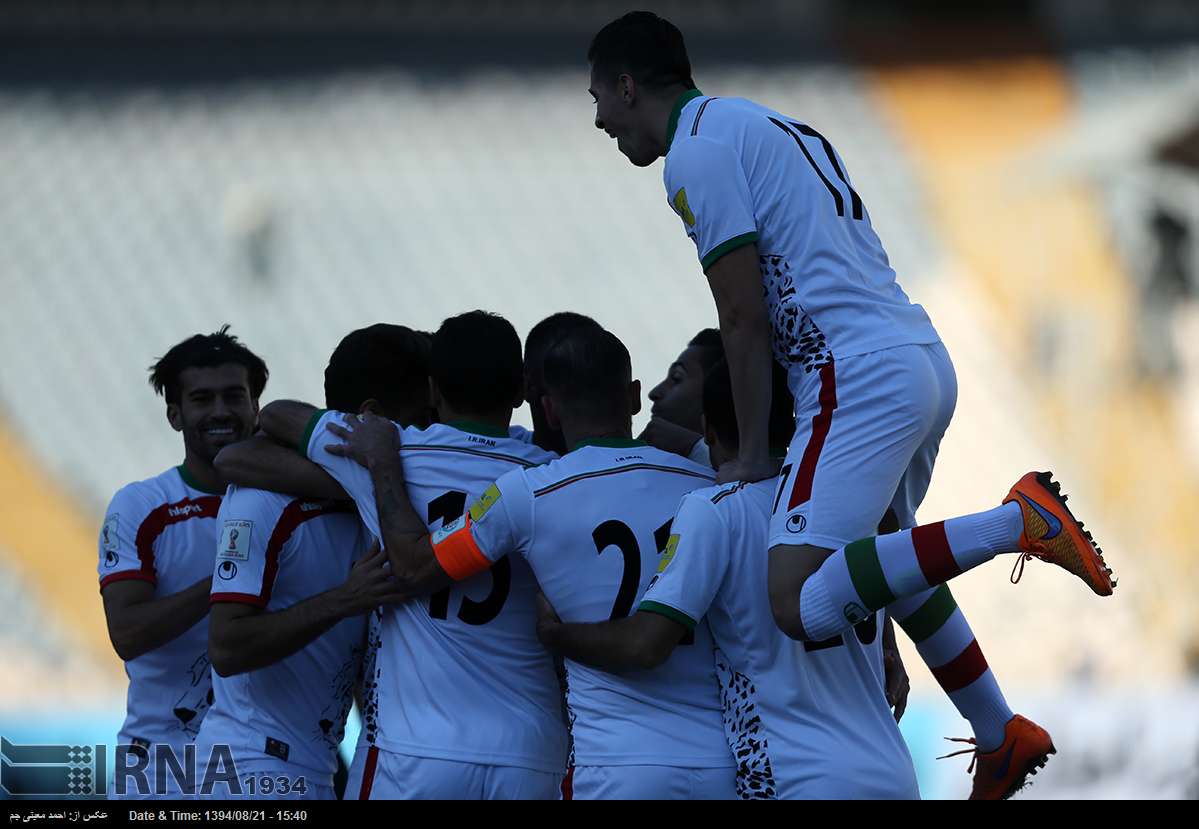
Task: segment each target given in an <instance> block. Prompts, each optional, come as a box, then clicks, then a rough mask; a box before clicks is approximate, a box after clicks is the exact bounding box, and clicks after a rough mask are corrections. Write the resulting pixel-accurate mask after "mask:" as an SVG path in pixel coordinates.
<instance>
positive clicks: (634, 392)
mask: <svg viewBox="0 0 1199 829" xmlns="http://www.w3.org/2000/svg"><path fill="white" fill-rule="evenodd" d="M629 414H631V415H633V416H634V417H635V416H637V415H639V414H641V381H640V380H634V381H633V382H632V383H629Z"/></svg>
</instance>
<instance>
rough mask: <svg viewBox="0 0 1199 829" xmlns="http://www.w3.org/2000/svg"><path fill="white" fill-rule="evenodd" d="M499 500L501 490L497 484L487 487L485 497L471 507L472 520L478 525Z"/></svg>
mask: <svg viewBox="0 0 1199 829" xmlns="http://www.w3.org/2000/svg"><path fill="white" fill-rule="evenodd" d="M499 500H500V488H499V487H498V486H496V485H495V484H492V485H491V486H489V487H487V489H486V490H484V491H483V496H482V497H481V498H479V500H478V501H475V502H474V503H473V504H471V505H470V520H471V521H474V522H475V523H476V524H477V523H478V522H479V521H480V520H481V519H482V518H483V516H484V515H486V514H487V511H488V510H489V509H491V508H492V507H493V506H495V504H496V502H497V501H499Z"/></svg>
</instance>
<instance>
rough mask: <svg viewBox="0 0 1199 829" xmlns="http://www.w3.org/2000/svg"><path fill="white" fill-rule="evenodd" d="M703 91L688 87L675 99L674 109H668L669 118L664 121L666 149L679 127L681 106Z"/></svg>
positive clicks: (701, 94)
mask: <svg viewBox="0 0 1199 829" xmlns="http://www.w3.org/2000/svg"><path fill="white" fill-rule="evenodd" d="M703 94H704V93H702V92H700V91H699V90H698V89H688V90H687V91H686V92H684V93H683V94H682V95H680V96H679V97H678V98H676V99H675V102H674V109H672V110H671V111H670V120H669V121H667V122H666V151H667V152H670V145H671V144H673V143H674V133H675V130H677V129H678V128H679V116H680V115H682V114H683V107H685V106H687V104H688V103H689V102H691V101H694V100H695V99H696V98H699V97H702V96H703Z"/></svg>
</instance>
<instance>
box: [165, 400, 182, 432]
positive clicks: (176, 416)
mask: <svg viewBox="0 0 1199 829" xmlns="http://www.w3.org/2000/svg"><path fill="white" fill-rule="evenodd" d="M167 423H169V424H171V428H172V429H174V430H175V431H176V432H182V431H183V407H182V406H180V405H179V404H178V403H168V404H167Z"/></svg>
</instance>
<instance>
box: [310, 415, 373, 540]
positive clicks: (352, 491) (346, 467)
mask: <svg viewBox="0 0 1199 829" xmlns="http://www.w3.org/2000/svg"><path fill="white" fill-rule="evenodd" d="M348 417H353V415H347V414H345V413H344V412H331V411H323V412H315V413H314V414H313V415H312V420H311V421H309V423H308V428H307V430H305V434H306V435H307V441H306V442H305V443H304V445H303V446H302V447H301V448H302V449H303V450H304V455H305V457H307V458H308V459H309V460H310V461H312V462H313V463H315V464H317V465H318V466H320V467H321V468H322V469H324V470H325V471H326V472H328V473H329V474H330V475H331V476H333V479H334V480H336V481H337V482H338V483H339V484H341V488H342V489H344V490H345V491H346V493H347V494H348V495H349V496H350V497H351V498H352V499H354V505H355V506H356V507H357V508H358V516H359V517H360V518H361V519H362V523H363V524H365V525H366V528H367V529H368V530H370V532H371V534H372V535H373V536H374V537H375V538H377V539H380V540H382V532H381V531H380V530H379V508H378V506H377V505H376V504H375V486H374V484H373V483H371V473H370V472H369V471H367V469H366V467H364V466H363V465H362V464H360V463H358V462H357V461H356V460H354V459H353V458H343V457H340V456H338V455H334V454H331V453H330V452H326V451H325V447H327V446H329V445H330V444H335V443H341V438H339V437H338V436H337V435H335V434H333V433H332V432H330V431H329V430H328V429H326V428H325V426H326V424H328V423H337V424H341V422H342V420H343V419H344V418H348Z"/></svg>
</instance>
